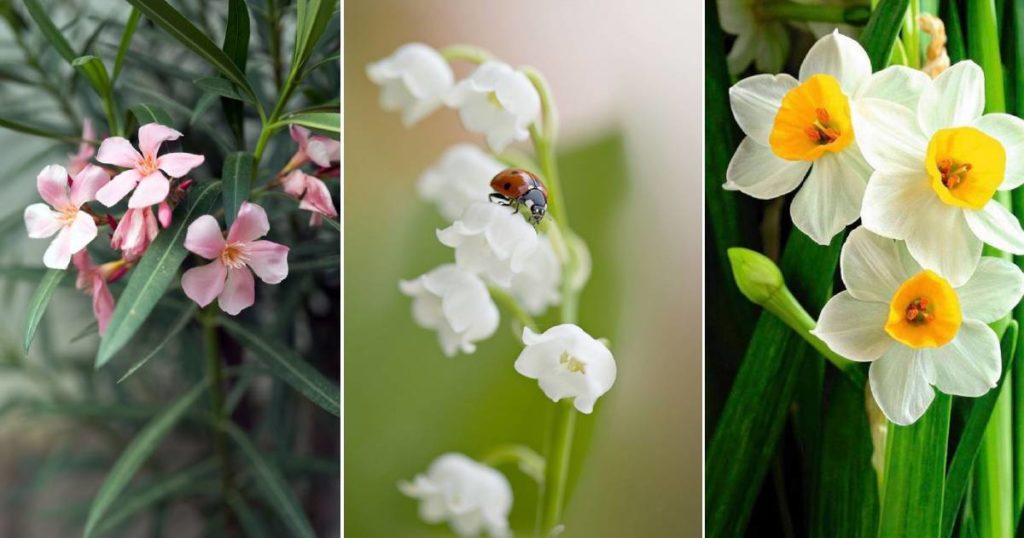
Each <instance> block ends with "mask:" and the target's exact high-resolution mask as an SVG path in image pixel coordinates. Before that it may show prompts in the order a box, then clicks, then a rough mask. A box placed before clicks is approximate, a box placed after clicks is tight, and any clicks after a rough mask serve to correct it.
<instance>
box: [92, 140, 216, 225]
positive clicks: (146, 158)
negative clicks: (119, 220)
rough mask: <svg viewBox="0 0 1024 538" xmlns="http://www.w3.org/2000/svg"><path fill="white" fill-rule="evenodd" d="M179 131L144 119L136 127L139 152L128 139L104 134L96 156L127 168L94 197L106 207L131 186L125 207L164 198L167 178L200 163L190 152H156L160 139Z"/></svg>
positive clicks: (174, 176) (158, 201)
mask: <svg viewBox="0 0 1024 538" xmlns="http://www.w3.org/2000/svg"><path fill="white" fill-rule="evenodd" d="M180 137H181V133H179V132H178V131H175V130H174V129H171V128H170V127H165V126H163V125H160V124H158V123H147V124H146V125H143V126H142V127H140V128H139V149H140V150H141V151H142V153H141V154H140V153H139V152H138V151H135V148H134V147H132V144H131V142H129V141H128V140H127V139H125V138H121V137H120V136H114V137H111V138H108V139H106V140H104V141H103V143H102V144H100V150H99V155H97V156H96V160H97V161H99V162H101V163H105V164H112V165H114V166H120V167H122V168H127V170H125V171H124V172H121V173H120V174H118V175H117V176H115V177H114V179H113V180H112V181H111V182H110V183H109V184H108V185H107V186H106V187H104V188H102V189H100V191H99V192H97V193H96V199H97V200H99V201H100V202H102V203H103V204H104V205H106V206H107V207H112V206H114V205H115V204H117V203H118V202H120V201H121V199H122V198H124V197H125V196H126V195H127V194H128V193H129V192H131V191H132V189H135V192H134V193H132V197H131V198H129V199H128V207H130V208H139V207H147V206H151V205H156V204H159V203H160V202H162V201H164V200H165V199H166V198H167V194H168V193H169V192H170V190H171V182H170V180H168V179H167V177H168V176H170V177H172V178H179V177H181V176H184V175H185V174H187V173H188V172H189V171H190V170H192V169H193V168H195V167H197V166H199V165H201V164H203V161H204V159H205V158H204V157H203V156H202V155H196V154H194V153H165V154H163V155H160V156H157V152H159V151H160V146H161V144H163V143H164V142H167V141H171V140H177V139H178V138H180Z"/></svg>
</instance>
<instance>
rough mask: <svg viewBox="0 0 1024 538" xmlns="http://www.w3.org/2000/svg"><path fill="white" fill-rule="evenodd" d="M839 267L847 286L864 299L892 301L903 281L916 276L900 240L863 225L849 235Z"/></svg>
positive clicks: (859, 298)
mask: <svg viewBox="0 0 1024 538" xmlns="http://www.w3.org/2000/svg"><path fill="white" fill-rule="evenodd" d="M839 267H840V271H841V273H842V276H843V284H845V285H846V290H847V291H848V292H850V294H851V295H852V296H853V297H855V298H857V299H858V300H861V301H875V302H879V303H888V302H889V301H890V300H891V299H892V296H893V294H895V293H896V290H898V289H899V287H900V286H902V285H903V282H904V281H905V280H906V279H907V278H909V277H911V276H913V273H911V274H908V273H907V267H906V265H905V264H904V262H903V260H902V259H901V252H900V248H899V246H898V245H897V243H896V241H894V240H892V239H887V238H885V237H881V236H879V235H876V234H874V233H871V232H870V231H868V229H867V228H864V227H863V226H860V227H858V228H857V229H856V230H854V231H852V232H850V235H849V237H847V239H846V243H845V244H844V245H843V251H842V253H841V254H840V258H839Z"/></svg>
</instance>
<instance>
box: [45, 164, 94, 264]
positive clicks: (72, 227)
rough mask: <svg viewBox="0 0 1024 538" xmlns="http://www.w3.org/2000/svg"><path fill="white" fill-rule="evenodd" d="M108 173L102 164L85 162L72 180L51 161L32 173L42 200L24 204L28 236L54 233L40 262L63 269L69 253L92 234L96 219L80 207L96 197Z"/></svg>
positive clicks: (88, 239) (80, 246) (86, 240)
mask: <svg viewBox="0 0 1024 538" xmlns="http://www.w3.org/2000/svg"><path fill="white" fill-rule="evenodd" d="M108 181H110V176H108V175H107V173H106V171H104V170H103V169H102V168H100V167H98V166H94V165H91V164H90V165H88V166H86V167H85V169H83V170H82V171H81V172H79V173H78V175H76V176H75V178H74V181H73V182H72V181H71V180H70V179H69V178H68V172H67V170H65V169H64V167H63V166H60V165H56V164H51V165H49V166H47V167H46V168H43V171H42V172H39V175H38V176H36V188H37V189H38V190H39V195H40V196H42V197H43V200H46V203H47V204H50V205H49V206H47V205H46V204H42V203H40V204H32V205H30V206H28V207H26V208H25V228H26V229H27V230H28V236H29V237H31V238H33V239H43V238H46V237H50V236H52V235H53V234H57V237H56V238H55V239H54V240H53V242H52V243H50V247H49V248H47V249H46V253H45V254H43V265H45V266H47V267H49V268H51V269H67V268H68V264H70V263H71V255H72V254H74V253H76V252H78V251H80V250H82V249H83V248H85V246H86V245H88V244H89V242H91V241H92V240H93V239H95V238H96V222H95V221H94V220H93V218H92V216H91V215H89V214H88V213H86V212H85V211H82V210H81V207H82V205H83V204H85V203H86V202H89V201H91V200H95V199H96V192H97V191H98V190H99V189H101V188H102V187H103V186H104V185H106V184H107V182H108Z"/></svg>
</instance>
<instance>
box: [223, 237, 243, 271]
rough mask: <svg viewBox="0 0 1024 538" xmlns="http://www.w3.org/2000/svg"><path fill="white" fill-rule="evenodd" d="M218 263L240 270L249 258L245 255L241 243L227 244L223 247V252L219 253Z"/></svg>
mask: <svg viewBox="0 0 1024 538" xmlns="http://www.w3.org/2000/svg"><path fill="white" fill-rule="evenodd" d="M220 261H221V263H223V264H224V265H226V266H228V267H231V268H233V269H240V268H242V267H245V264H246V262H248V261H249V256H248V255H246V252H245V248H244V246H243V245H242V244H241V243H228V244H227V245H224V250H222V251H221V253H220Z"/></svg>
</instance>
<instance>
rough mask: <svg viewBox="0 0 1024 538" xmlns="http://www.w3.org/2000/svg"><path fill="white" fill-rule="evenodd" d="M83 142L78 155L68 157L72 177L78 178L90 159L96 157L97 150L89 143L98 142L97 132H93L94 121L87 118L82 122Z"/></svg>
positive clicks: (79, 146) (69, 171)
mask: <svg viewBox="0 0 1024 538" xmlns="http://www.w3.org/2000/svg"><path fill="white" fill-rule="evenodd" d="M82 140H83V142H82V143H81V144H79V145H78V153H76V154H74V155H68V173H69V174H71V175H72V176H77V175H78V173H79V172H81V171H82V170H83V169H84V168H85V167H86V165H88V164H89V161H90V159H92V158H93V156H94V155H96V148H94V147H92V144H91V143H89V141H91V140H96V131H95V130H93V128H92V120H90V119H89V118H85V121H84V122H82Z"/></svg>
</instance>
